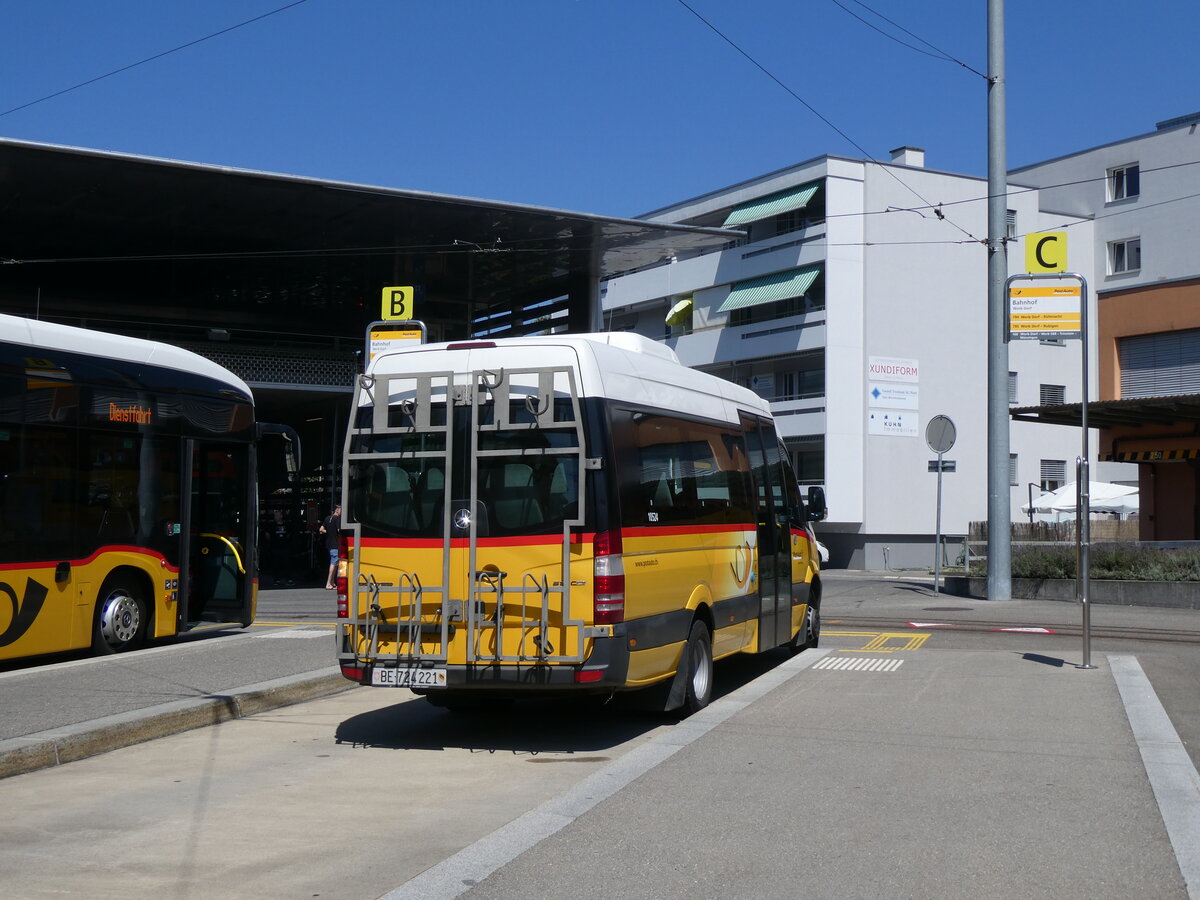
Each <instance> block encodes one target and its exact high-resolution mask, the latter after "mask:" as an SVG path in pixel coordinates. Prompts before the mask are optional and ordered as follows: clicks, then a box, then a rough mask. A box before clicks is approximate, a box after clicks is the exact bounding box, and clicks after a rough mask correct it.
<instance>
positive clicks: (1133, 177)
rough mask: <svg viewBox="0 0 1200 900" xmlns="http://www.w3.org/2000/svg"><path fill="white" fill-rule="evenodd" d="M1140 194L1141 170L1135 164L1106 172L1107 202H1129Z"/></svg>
mask: <svg viewBox="0 0 1200 900" xmlns="http://www.w3.org/2000/svg"><path fill="white" fill-rule="evenodd" d="M1141 192H1142V186H1141V170H1140V169H1139V168H1138V164H1137V163H1131V164H1129V165H1127V166H1117V167H1115V168H1112V169H1109V170H1108V200H1109V202H1110V203H1111V202H1113V201H1114V200H1130V199H1132V198H1134V197H1136V196H1138V195H1139V194H1141Z"/></svg>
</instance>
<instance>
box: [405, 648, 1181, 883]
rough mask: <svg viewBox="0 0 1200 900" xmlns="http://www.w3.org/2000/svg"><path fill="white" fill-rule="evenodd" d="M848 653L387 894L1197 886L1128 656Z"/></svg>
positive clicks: (1165, 747)
mask: <svg viewBox="0 0 1200 900" xmlns="http://www.w3.org/2000/svg"><path fill="white" fill-rule="evenodd" d="M854 656H855V653H854V651H852V650H851V651H845V650H838V649H834V648H832V647H823V648H822V649H821V650H819V651H807V652H805V653H803V654H801V655H800V656H799V657H796V658H795V659H793V660H791V661H789V662H787V663H785V664H784V665H782V666H780V667H779V668H778V669H776V670H773V671H772V672H771V673H768V675H766V676H764V677H763V678H760V679H757V680H756V681H755V682H753V683H751V684H749V685H747V686H746V687H745V688H743V689H742V690H741V691H738V692H737V693H735V694H732V695H730V696H729V697H726V698H724V699H723V700H721V701H719V702H718V703H715V704H713V706H711V707H710V708H709V709H707V710H705V711H703V712H702V713H700V714H699V715H697V716H695V717H693V718H691V719H688V720H686V721H685V722H684V723H682V724H681V725H680V726H678V727H677V728H673V729H670V730H669V731H668V732H666V733H664V734H663V735H661V736H659V737H656V738H655V739H654V740H653V741H651V742H649V743H648V744H646V745H645V746H643V747H640V748H638V749H637V750H635V751H633V752H631V753H630V754H628V755H627V756H626V757H623V758H622V759H621V760H618V761H617V762H615V763H613V764H612V765H610V766H608V767H606V768H605V769H604V770H602V771H600V772H598V773H596V774H595V775H592V776H590V777H589V778H588V779H586V780H585V781H583V782H581V783H580V784H579V785H578V786H577V787H576V788H575V789H573V790H571V791H569V792H568V793H566V794H564V795H562V796H560V797H558V798H556V799H554V800H552V801H550V802H548V803H546V804H544V805H542V806H541V807H539V808H537V809H535V810H533V811H531V812H530V813H528V814H527V815H525V816H523V817H521V818H520V819H518V820H516V821H514V822H513V823H511V825H509V826H507V827H506V828H503V829H501V830H500V831H498V832H495V833H494V834H493V835H491V836H489V837H488V838H485V839H484V840H482V841H479V842H477V843H476V844H474V845H472V846H470V847H467V848H466V849H465V850H463V851H462V852H460V853H458V854H456V855H455V856H453V857H451V858H450V859H448V860H446V861H445V862H443V863H442V864H441V865H439V866H436V867H434V868H433V869H430V870H428V871H426V872H425V873H423V874H422V875H420V876H418V877H417V878H414V879H412V880H411V881H409V882H407V883H406V884H404V885H402V886H399V887H398V888H397V889H396V890H395V891H394V892H392V893H391V894H389V895H387V896H388V897H389V898H392V900H399V898H410V897H411V898H416V897H420V898H423V900H428V898H435V897H441V898H449V897H456V896H459V895H460V894H464V893H466V894H467V895H468V896H470V897H471V898H477V900H484V898H504V897H511V896H515V895H517V894H518V893H529V894H533V895H538V894H539V893H541V891H543V890H548V889H551V888H552V889H553V893H554V895H555V896H560V897H564V898H572V897H578V898H585V897H595V896H621V897H630V898H641V897H645V898H658V897H678V896H723V895H726V894H731V893H733V892H736V893H737V894H739V895H746V896H755V897H767V898H771V897H779V898H794V897H796V896H813V897H832V896H838V897H879V896H903V897H954V898H957V897H966V896H971V897H1018V896H1024V897H1052V896H1087V897H1094V898H1110V897H1111V898H1127V897H1130V896H1138V897H1147V898H1148V897H1179V898H1183V897H1192V898H1197V897H1200V778H1198V777H1197V774H1196V770H1195V768H1194V767H1193V766H1192V764H1191V762H1190V760H1189V759H1188V757H1187V754H1186V753H1185V752H1183V749H1182V747H1181V746H1180V745H1179V741H1178V738H1177V737H1176V736H1174V731H1173V729H1171V727H1170V722H1169V721H1167V720H1166V716H1165V714H1163V713H1162V709H1161V706H1158V705H1157V703H1156V701H1155V699H1154V692H1153V690H1152V689H1151V688H1150V686H1149V682H1147V681H1146V680H1145V678H1144V676H1141V675H1140V669H1139V668H1138V665H1137V662H1136V660H1135V659H1133V658H1132V657H1116V656H1114V657H1106V658H1101V659H1100V660H1098V661H1097V662H1098V665H1099V667H1100V668H1101V669H1102V671H1101V672H1084V671H1081V670H1079V669H1076V668H1074V667H1070V666H1055V665H1050V664H1047V661H1046V660H1045V659H1044V658H1038V657H1034V656H1032V655H1029V654H1019V653H1013V652H1005V651H991V650H986V651H960V650H916V651H913V652H905V653H902V654H899V655H897V656H896V657H895V660H893V661H899V662H901V663H902V665H898V666H895V667H893V668H890V669H886V670H885V669H881V668H878V667H876V668H866V667H863V666H859V667H855V666H852V665H847V664H846V661H847V660H850V659H852V658H853V657H854ZM835 660H837V661H838V665H837V666H836V667H835V666H833V665H831V663H833V661H835ZM868 662H869V663H877V662H878V657H877V658H876V659H874V660H869V661H868ZM801 672H803V677H794V676H796V675H798V674H800V673H801ZM485 879H486V880H485ZM547 879H549V880H547Z"/></svg>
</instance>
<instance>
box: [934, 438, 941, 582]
mask: <svg viewBox="0 0 1200 900" xmlns="http://www.w3.org/2000/svg"><path fill="white" fill-rule="evenodd" d="M942 455H943V454H942V452H941V451H938V458H937V469H938V471H937V476H938V481H937V516H936V525H935V532H934V539H933V592H934V594H937V592H938V585H940V584H941V583H942Z"/></svg>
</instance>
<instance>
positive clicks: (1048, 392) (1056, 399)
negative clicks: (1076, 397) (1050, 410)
mask: <svg viewBox="0 0 1200 900" xmlns="http://www.w3.org/2000/svg"><path fill="white" fill-rule="evenodd" d="M1039 397H1040V402H1041V404H1042V406H1053V405H1057V404H1062V403H1066V402H1067V386H1066V385H1064V384H1043V385H1042V387H1041V390H1040V392H1039Z"/></svg>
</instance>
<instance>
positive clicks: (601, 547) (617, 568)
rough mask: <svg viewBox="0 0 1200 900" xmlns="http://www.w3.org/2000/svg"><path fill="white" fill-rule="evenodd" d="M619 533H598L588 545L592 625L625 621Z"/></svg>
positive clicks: (622, 567)
mask: <svg viewBox="0 0 1200 900" xmlns="http://www.w3.org/2000/svg"><path fill="white" fill-rule="evenodd" d="M622 550H623V547H622V544H621V531H620V529H616V530H613V531H602V532H600V533H599V534H597V535H596V540H595V542H594V543H593V545H592V555H593V560H594V561H593V564H592V565H593V570H592V575H593V585H592V593H593V598H594V600H593V618H592V621H593V623H594V624H596V625H616V624H617V623H618V622H624V621H625V561H624V559H623V558H622V556H621V552H622Z"/></svg>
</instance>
